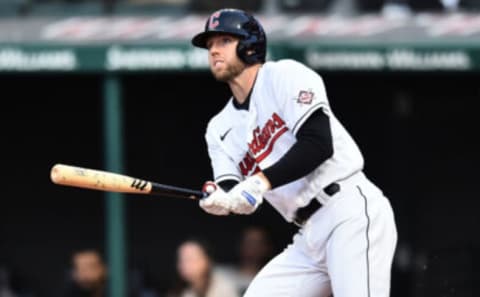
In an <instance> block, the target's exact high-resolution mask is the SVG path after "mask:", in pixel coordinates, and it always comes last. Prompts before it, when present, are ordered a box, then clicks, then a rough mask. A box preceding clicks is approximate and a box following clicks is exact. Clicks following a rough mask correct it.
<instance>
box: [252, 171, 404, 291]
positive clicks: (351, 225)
mask: <svg viewBox="0 0 480 297" xmlns="http://www.w3.org/2000/svg"><path fill="white" fill-rule="evenodd" d="M339 184H340V187H341V189H340V192H338V193H336V194H335V195H333V196H332V197H330V199H329V200H328V202H327V203H326V204H325V205H323V206H322V207H321V208H320V209H319V210H317V211H316V212H315V213H314V214H313V215H312V217H311V218H310V219H309V220H308V221H307V222H306V223H305V225H304V226H303V227H302V228H301V229H300V230H299V232H298V233H297V234H296V235H295V236H294V238H293V243H292V244H290V245H289V246H288V247H287V248H286V249H285V250H284V251H283V252H282V253H280V254H279V255H277V256H276V257H275V258H274V259H272V260H271V261H270V262H269V263H268V264H267V265H266V266H265V267H264V268H263V269H262V270H261V271H260V272H259V273H258V275H257V276H256V277H255V278H254V280H253V281H252V283H251V284H250V286H249V288H248V289H247V291H246V293H245V295H244V297H327V296H331V295H332V294H333V296H334V297H387V296H389V294H390V274H391V266H392V260H393V255H394V251H395V246H396V242H397V231H396V227H395V221H394V215H393V211H392V208H391V206H390V203H389V201H388V200H387V199H386V198H385V197H384V196H383V193H382V192H381V191H380V190H379V189H378V188H377V187H376V186H375V185H373V183H371V182H370V181H369V180H368V179H367V178H366V177H365V176H364V174H363V173H358V174H355V175H354V176H352V177H350V178H348V179H347V180H345V181H342V182H339Z"/></svg>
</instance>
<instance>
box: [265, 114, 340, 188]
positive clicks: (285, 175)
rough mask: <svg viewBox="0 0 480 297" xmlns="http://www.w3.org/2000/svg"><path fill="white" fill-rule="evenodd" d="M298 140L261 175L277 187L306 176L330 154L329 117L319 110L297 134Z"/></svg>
mask: <svg viewBox="0 0 480 297" xmlns="http://www.w3.org/2000/svg"><path fill="white" fill-rule="evenodd" d="M296 138H297V142H296V143H295V144H294V145H293V146H292V147H291V148H290V150H288V151H287V153H286V154H285V155H283V157H282V158H280V159H279V160H278V161H277V162H276V163H275V164H273V165H272V166H270V167H268V168H266V169H264V170H263V175H264V176H265V177H266V179H267V180H268V182H269V184H270V188H276V187H279V186H282V185H285V184H287V183H290V182H292V181H294V180H297V179H299V178H301V177H303V176H306V175H308V174H309V173H310V172H312V171H313V170H314V169H315V168H317V167H318V166H320V165H321V164H322V163H323V162H325V161H326V160H328V159H329V158H330V157H331V156H332V155H333V142H332V133H331V130H330V120H329V118H328V116H327V115H326V114H325V113H324V112H323V111H322V109H318V110H316V111H315V112H313V114H311V115H310V116H309V117H308V119H307V120H306V121H305V122H304V123H303V125H302V126H301V127H300V128H299V130H298V132H297V134H296Z"/></svg>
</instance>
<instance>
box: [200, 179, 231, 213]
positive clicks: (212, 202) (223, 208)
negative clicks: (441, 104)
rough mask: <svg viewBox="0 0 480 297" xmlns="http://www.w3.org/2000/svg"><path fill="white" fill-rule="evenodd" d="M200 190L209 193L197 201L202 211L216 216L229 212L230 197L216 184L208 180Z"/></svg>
mask: <svg viewBox="0 0 480 297" xmlns="http://www.w3.org/2000/svg"><path fill="white" fill-rule="evenodd" d="M202 191H203V192H205V193H208V194H209V195H208V196H207V197H206V198H203V199H200V202H199V205H200V207H201V208H202V209H203V210H204V211H206V212H208V213H209V214H213V215H216V216H226V215H228V214H229V213H230V203H229V201H230V197H229V196H228V194H227V193H226V192H225V191H224V190H222V188H220V187H219V186H217V184H215V183H214V182H211V181H208V182H206V183H205V184H204V185H203V189H202Z"/></svg>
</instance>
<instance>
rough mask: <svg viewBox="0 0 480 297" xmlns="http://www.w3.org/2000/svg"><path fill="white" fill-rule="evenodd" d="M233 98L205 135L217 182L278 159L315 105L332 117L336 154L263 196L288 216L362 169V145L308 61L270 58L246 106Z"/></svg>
mask: <svg viewBox="0 0 480 297" xmlns="http://www.w3.org/2000/svg"><path fill="white" fill-rule="evenodd" d="M233 100H234V99H233V98H231V99H230V101H229V102H228V103H227V105H226V106H225V107H224V108H223V110H222V111H220V112H219V113H218V114H217V115H216V116H215V117H213V118H212V119H211V121H210V122H209V124H208V128H207V132H206V136H205V137H206V141H207V144H208V152H209V155H210V159H211V161H212V168H213V173H214V178H215V181H216V182H220V181H222V180H225V179H236V180H239V181H240V180H242V179H243V178H244V177H246V176H249V175H251V174H253V173H255V172H258V171H259V170H262V169H265V168H268V167H269V166H271V165H272V164H274V163H275V162H277V161H278V160H279V159H280V158H281V157H282V156H283V155H284V154H285V153H286V152H287V151H288V150H289V149H290V148H291V147H292V146H293V144H294V143H295V142H296V138H295V134H296V133H297V131H298V130H299V129H300V127H301V126H302V124H303V123H304V122H305V120H306V119H307V118H308V117H309V116H310V115H311V114H312V113H313V112H315V111H316V110H318V109H322V110H323V112H324V113H325V114H326V115H328V117H329V119H330V126H331V134H332V138H333V139H332V142H333V151H334V153H333V156H332V157H331V158H330V159H328V160H326V161H325V162H324V163H322V164H321V165H320V166H319V167H318V168H316V169H315V170H314V171H313V172H311V173H310V174H308V175H307V176H305V177H303V178H300V179H298V180H296V181H293V182H291V183H288V184H286V185H283V186H281V187H278V188H275V189H273V190H271V191H269V192H267V193H266V194H265V195H264V197H265V199H267V200H268V201H269V202H270V204H271V205H272V206H273V207H274V208H275V209H277V210H278V212H280V213H281V214H282V215H283V217H284V218H285V219H286V220H287V221H289V222H291V221H292V220H293V217H294V213H295V211H296V210H297V209H298V208H299V207H303V206H305V205H307V204H308V203H309V201H310V200H311V199H312V198H313V197H317V199H319V200H320V202H322V199H324V198H325V196H324V195H319V194H320V193H321V192H322V191H323V189H324V188H325V187H326V186H328V185H329V184H330V183H332V182H335V181H338V180H341V179H344V178H346V177H348V176H351V175H353V174H354V173H356V172H359V171H361V170H362V168H363V157H362V155H361V153H360V150H359V149H358V147H357V145H356V144H355V143H354V140H353V139H352V138H351V137H350V135H349V134H348V132H347V131H346V130H345V129H344V127H343V126H342V125H341V123H340V122H339V121H338V120H337V119H336V117H335V116H334V114H333V112H332V111H331V109H330V105H329V102H328V99H327V95H326V91H325V87H324V84H323V81H322V79H321V77H320V76H319V75H318V74H317V73H315V72H314V71H313V70H310V69H309V68H307V67H305V66H304V65H302V64H300V63H298V62H295V61H293V60H280V61H278V62H267V63H265V64H263V66H262V67H261V68H260V70H259V72H258V74H257V78H256V81H255V84H254V86H253V90H252V92H251V95H250V104H249V108H248V110H244V109H237V108H236V107H235V106H234V104H233ZM322 197H324V198H322ZM323 202H324V201H323Z"/></svg>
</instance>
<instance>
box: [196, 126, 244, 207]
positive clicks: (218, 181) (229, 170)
mask: <svg viewBox="0 0 480 297" xmlns="http://www.w3.org/2000/svg"><path fill="white" fill-rule="evenodd" d="M217 132H218V131H216V130H215V128H214V125H213V124H212V123H210V124H209V126H208V128H207V133H206V134H205V141H206V143H207V149H208V155H209V157H210V161H211V165H212V170H213V176H214V182H212V181H207V182H206V183H205V185H204V189H203V191H204V192H207V193H209V196H208V197H207V198H206V199H202V200H200V207H201V208H202V209H203V210H205V211H206V212H208V213H210V214H214V215H228V214H229V213H230V205H229V199H228V195H227V194H226V192H228V191H229V190H230V189H231V188H233V187H234V186H235V185H236V184H237V183H238V182H239V181H240V180H241V174H240V171H239V169H238V167H237V166H236V165H235V163H234V162H233V160H232V159H231V158H230V157H229V156H228V155H227V154H226V153H225V151H224V150H223V148H222V146H221V143H220V141H221V140H219V139H218V135H220V133H217Z"/></svg>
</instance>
